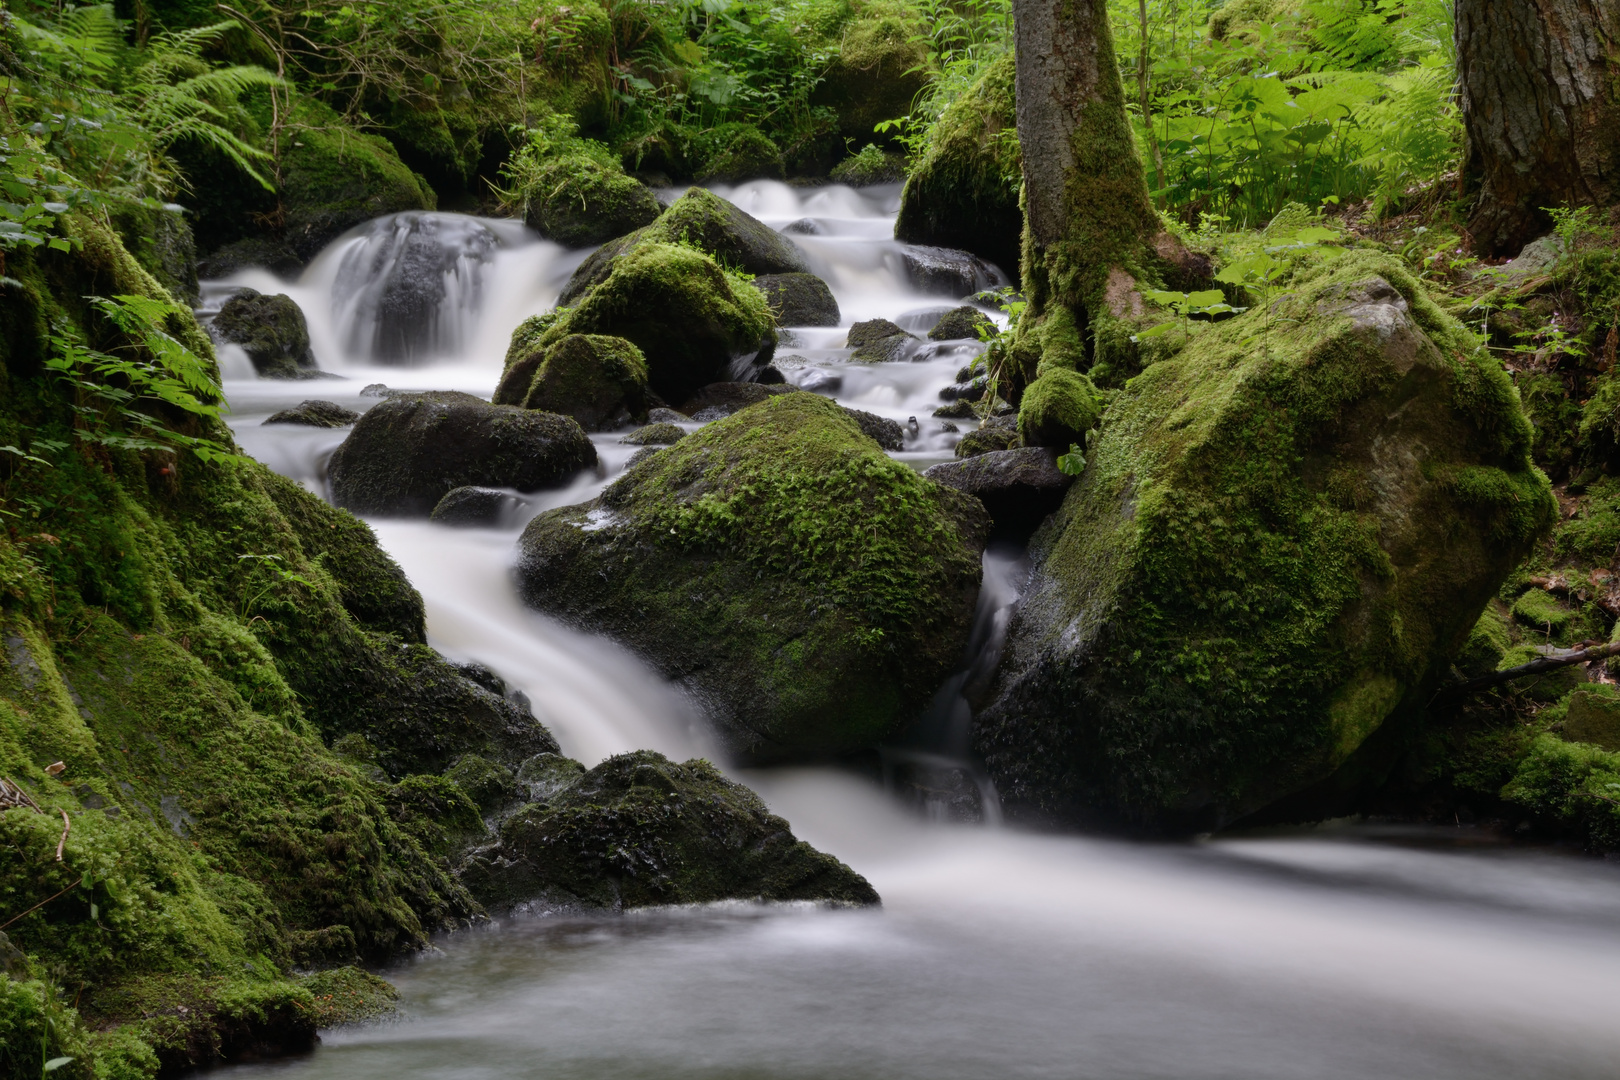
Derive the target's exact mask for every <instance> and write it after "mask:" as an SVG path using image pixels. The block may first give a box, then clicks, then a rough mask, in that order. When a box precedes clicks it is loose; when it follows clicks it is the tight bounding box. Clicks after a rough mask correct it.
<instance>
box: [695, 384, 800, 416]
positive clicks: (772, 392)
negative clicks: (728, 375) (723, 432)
mask: <svg viewBox="0 0 1620 1080" xmlns="http://www.w3.org/2000/svg"><path fill="white" fill-rule="evenodd" d="M798 389H799V388H798V387H797V386H772V385H769V384H766V383H752V382H717V383H710V384H709V385H708V386H705V387H703V388H702V389H700V390H699V391H698V392H697V393H695V394H693V395H692V396H691V397H690V398H688V399H687V401H686V402H685V404H683V405H682V406H681V412H683V413H685V414H686V415H688V416H690V417H691V418H692V419H693V420H696V421H698V422H699V423H704V424H707V423H710V422H711V421H714V420H718V419H720V418H721V417H723V416H730V415H731V414H732V413H734V412H736V411H737V410H738V409H746V408H747V407H748V406H750V405H757V404H759V403H760V402H761V401H764V400H765V399H766V398H770V397H776V396H778V395H780V394H791V393H794V392H795V391H797V390H798Z"/></svg>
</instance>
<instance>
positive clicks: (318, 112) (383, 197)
mask: <svg viewBox="0 0 1620 1080" xmlns="http://www.w3.org/2000/svg"><path fill="white" fill-rule="evenodd" d="M291 119H292V124H291V126H290V128H289V130H288V131H287V132H286V133H284V134H283V136H282V156H281V207H282V212H283V215H284V218H285V221H284V224H283V227H282V235H283V237H284V238H285V240H286V242H287V243H288V244H289V245H290V246H291V247H292V249H293V250H294V251H296V252H297V253H298V256H299V257H300V258H302V259H304V260H309V259H312V258H314V257H315V256H316V255H317V254H319V253H320V250H321V249H322V248H324V247H325V246H326V245H327V244H329V243H331V242H332V241H333V240H334V239H336V238H337V236H338V235H339V234H340V233H343V232H345V231H347V230H349V229H352V228H353V227H354V226H356V225H359V224H361V223H362V222H365V221H369V220H371V219H372V218H375V217H381V216H382V215H383V214H395V213H399V212H401V211H405V210H432V209H434V207H435V206H436V205H437V197H436V196H435V195H434V193H433V189H432V188H429V187H428V186H427V185H426V184H424V183H423V182H422V180H421V178H420V177H418V176H417V175H416V174H415V173H413V172H412V171H411V170H410V169H409V168H407V167H406V165H405V163H404V162H402V161H400V159H399V155H398V154H397V153H395V151H394V148H393V147H392V146H391V145H389V143H388V140H387V139H384V138H383V137H382V136H380V135H369V134H365V133H363V132H360V131H357V130H355V128H354V127H352V126H351V125H349V124H348V123H346V122H344V121H343V120H342V118H340V117H339V116H338V115H337V114H336V113H335V112H333V111H332V110H331V109H329V108H327V107H326V106H325V105H322V104H320V103H319V102H317V101H314V100H313V99H309V98H299V99H297V105H296V106H295V108H294V111H293V114H292V117H291Z"/></svg>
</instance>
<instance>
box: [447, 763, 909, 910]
mask: <svg viewBox="0 0 1620 1080" xmlns="http://www.w3.org/2000/svg"><path fill="white" fill-rule="evenodd" d="M461 877H462V879H463V880H465V881H467V882H468V884H469V886H470V887H471V888H472V889H473V890H474V891H475V892H476V893H477V894H478V895H479V896H480V897H482V898H483V900H484V902H485V903H487V904H488V905H490V906H491V907H493V908H497V909H498V908H503V907H511V906H514V905H516V904H519V903H524V902H529V901H533V900H536V899H538V900H542V901H544V902H546V903H550V904H559V905H564V906H570V907H575V906H577V907H592V908H609V909H614V910H620V909H624V908H636V907H647V906H650V905H654V904H701V903H712V902H714V901H716V900H778V901H780V900H812V901H822V902H830V903H837V904H847V905H860V906H866V905H872V904H876V903H878V895H877V892H876V891H875V890H874V889H873V888H872V886H871V885H870V884H868V883H867V881H866V879H865V878H863V877H861V876H860V875H859V874H857V873H855V871H853V870H851V869H850V868H849V867H847V866H845V865H844V864H843V863H841V862H839V861H838V860H837V859H835V858H833V857H832V856H830V855H826V854H823V853H822V852H819V851H817V850H816V849H815V848H813V847H811V846H810V845H809V844H807V843H805V842H804V841H802V840H798V839H795V838H794V836H793V833H792V831H791V827H790V826H789V825H788V823H787V822H786V821H784V820H782V819H781V818H779V817H777V816H776V815H774V814H772V813H771V812H770V811H769V810H768V809H767V808H766V806H765V804H764V803H763V802H762V801H760V798H759V796H757V795H755V794H754V793H753V792H752V791H749V790H748V789H747V788H745V787H743V786H742V785H741V784H738V783H736V782H735V781H732V780H727V779H726V778H725V777H724V776H722V775H721V774H720V770H718V769H716V768H715V767H714V766H713V765H711V764H709V763H708V762H707V761H699V760H694V761H688V762H685V763H684V764H676V763H675V762H673V761H670V760H669V759H668V758H666V757H664V756H663V755H662V754H657V753H654V752H653V751H651V750H640V751H637V752H635V753H631V754H620V755H619V756H617V757H611V758H608V759H607V760H606V761H604V762H602V764H600V765H598V766H596V768H594V769H591V770H590V771H589V772H587V773H585V774H584V776H582V777H580V778H578V779H577V780H576V781H574V782H573V783H571V784H569V785H568V786H567V787H565V788H563V789H562V790H560V791H557V792H556V793H554V794H552V795H550V796H549V797H548V798H547V799H546V800H545V801H544V802H536V803H532V804H530V805H529V806H527V807H525V808H524V809H522V810H520V811H519V812H518V813H516V814H514V815H513V816H512V817H511V818H509V819H507V821H506V823H505V824H504V825H503V826H502V827H501V842H500V844H499V845H498V846H497V847H494V848H490V849H485V850H483V851H480V852H477V853H476V854H475V855H473V856H472V857H471V858H469V859H468V860H467V861H466V862H465V863H464V864H463V866H462V868H461Z"/></svg>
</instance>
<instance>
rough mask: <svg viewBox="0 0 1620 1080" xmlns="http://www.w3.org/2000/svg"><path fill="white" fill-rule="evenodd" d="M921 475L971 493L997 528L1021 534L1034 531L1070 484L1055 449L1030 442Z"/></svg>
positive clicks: (1059, 503) (965, 492) (1057, 504)
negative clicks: (1023, 445) (1033, 444)
mask: <svg viewBox="0 0 1620 1080" xmlns="http://www.w3.org/2000/svg"><path fill="white" fill-rule="evenodd" d="M923 475H924V476H926V477H927V478H928V479H930V480H932V481H934V482H935V483H936V484H944V485H945V486H946V487H951V488H955V489H956V490H957V491H960V492H962V493H964V494H967V495H972V496H974V497H975V498H977V499H978V500H979V501H980V502H982V503H984V508H985V509H986V510H988V511H989V512H990V520H991V521H992V522H994V523H995V526H996V530H997V531H998V532H1001V533H1005V534H1016V535H1019V536H1022V537H1027V536H1029V534H1030V533H1032V532H1034V531H1035V528H1036V527H1037V526H1038V525H1040V523H1041V522H1042V521H1044V520H1045V519H1046V517H1047V515H1048V514H1050V513H1052V511H1054V510H1056V509H1057V508H1058V506H1059V505H1061V504H1062V502H1063V495H1064V493H1065V492H1067V491H1068V490H1069V485H1070V484H1072V483H1073V482H1074V478H1073V477H1071V476H1066V475H1064V473H1063V472H1062V470H1060V469H1059V468H1058V466H1057V454H1056V452H1055V451H1053V450H1050V449H1048V448H1045V447H1035V446H1028V447H1021V448H1019V449H1017V450H992V451H990V452H988V453H984V454H977V455H975V456H973V457H970V458H967V459H965V460H962V461H947V462H944V463H942V464H939V465H935V466H933V467H932V468H930V469H929V470H928V471H927V472H925V473H923Z"/></svg>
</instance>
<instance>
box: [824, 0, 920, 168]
mask: <svg viewBox="0 0 1620 1080" xmlns="http://www.w3.org/2000/svg"><path fill="white" fill-rule="evenodd" d="M927 41H928V28H927V26H925V25H924V24H923V23H922V21H921V20H920V19H919V18H918V16H917V14H916V12H915V11H914V10H913V9H911V8H908V7H905V6H903V5H900V4H869V5H867V6H866V8H865V10H864V11H861V12H859V13H858V14H857V16H856V18H854V19H852V20H851V21H850V22H849V23H848V24H846V25H845V26H844V28H843V32H842V35H841V37H840V40H839V44H838V55H837V57H836V58H835V59H834V60H833V62H832V64H831V65H829V67H828V68H827V71H826V74H824V75H823V76H822V80H821V82H820V83H819V84H818V85H817V86H816V89H815V90H814V91H812V92H811V95H810V102H811V104H812V105H819V106H825V107H827V108H831V109H833V110H835V111H836V112H837V113H838V125H839V134H841V135H843V136H844V137H845V138H847V139H870V138H871V137H872V130H873V128H875V127H876V126H877V125H878V124H879V123H881V122H882V121H884V120H894V119H897V118H899V117H902V116H905V115H906V114H907V113H909V112H911V104H912V102H913V101H914V100H915V99H916V97H917V95H918V94H919V93H920V92H921V91H922V89H923V87H924V86H926V85H927V84H928V79H929V75H930V64H929V61H930V58H929V51H928V45H927Z"/></svg>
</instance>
